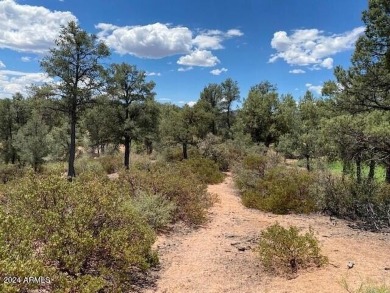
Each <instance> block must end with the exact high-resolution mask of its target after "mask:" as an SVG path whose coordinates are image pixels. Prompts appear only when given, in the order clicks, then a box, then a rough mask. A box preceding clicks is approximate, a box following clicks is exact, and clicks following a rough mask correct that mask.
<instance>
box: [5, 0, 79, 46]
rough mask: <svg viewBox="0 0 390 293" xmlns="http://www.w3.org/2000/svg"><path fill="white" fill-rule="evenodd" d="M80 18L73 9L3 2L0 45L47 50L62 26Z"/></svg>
mask: <svg viewBox="0 0 390 293" xmlns="http://www.w3.org/2000/svg"><path fill="white" fill-rule="evenodd" d="M69 21H77V19H76V17H75V16H74V15H73V14H72V13H71V12H67V11H66V12H61V11H50V10H49V9H47V8H45V7H42V6H31V5H21V4H18V3H16V2H15V1H13V0H3V1H0V27H1V30H0V48H7V49H11V50H15V51H19V52H33V53H43V52H45V51H46V50H48V48H50V47H51V46H53V44H54V40H55V39H56V38H57V36H58V32H59V30H60V28H61V25H66V24H67V23H68V22H69Z"/></svg>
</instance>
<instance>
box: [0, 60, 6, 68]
mask: <svg viewBox="0 0 390 293" xmlns="http://www.w3.org/2000/svg"><path fill="white" fill-rule="evenodd" d="M0 68H5V64H4V63H3V62H2V61H1V60H0Z"/></svg>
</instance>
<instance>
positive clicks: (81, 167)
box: [75, 156, 106, 175]
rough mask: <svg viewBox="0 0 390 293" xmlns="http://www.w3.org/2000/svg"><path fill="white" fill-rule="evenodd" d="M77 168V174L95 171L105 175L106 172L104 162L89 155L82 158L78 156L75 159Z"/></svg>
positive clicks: (94, 172)
mask: <svg viewBox="0 0 390 293" xmlns="http://www.w3.org/2000/svg"><path fill="white" fill-rule="evenodd" d="M75 169H76V172H77V174H85V173H93V174H98V175H103V174H105V173H106V172H105V169H104V168H103V166H102V163H101V162H99V160H97V159H93V158H91V157H89V156H82V157H81V158H78V159H77V160H76V161H75Z"/></svg>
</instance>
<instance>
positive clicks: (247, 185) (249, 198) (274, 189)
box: [235, 154, 319, 214]
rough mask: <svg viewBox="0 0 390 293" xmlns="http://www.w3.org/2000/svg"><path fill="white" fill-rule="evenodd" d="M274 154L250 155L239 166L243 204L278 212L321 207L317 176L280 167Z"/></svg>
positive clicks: (284, 212)
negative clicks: (316, 187)
mask: <svg viewBox="0 0 390 293" xmlns="http://www.w3.org/2000/svg"><path fill="white" fill-rule="evenodd" d="M271 155H272V157H271V158H270V157H269V156H270V155H267V156H261V155H253V154H252V155H248V156H246V157H245V158H244V159H243V162H242V165H241V166H239V167H237V168H236V170H235V173H236V178H235V181H236V184H237V186H238V188H239V189H240V190H241V197H242V202H243V204H244V205H245V206H246V207H250V208H256V209H260V210H264V211H269V212H273V213H276V214H287V213H291V212H295V213H311V212H314V211H316V210H318V209H319V194H318V193H317V190H315V188H314V187H315V176H314V175H313V174H311V173H308V172H306V171H305V170H300V169H294V168H286V167H282V166H280V165H279V166H278V165H277V163H278V158H277V157H276V158H274V156H275V155H273V154H271Z"/></svg>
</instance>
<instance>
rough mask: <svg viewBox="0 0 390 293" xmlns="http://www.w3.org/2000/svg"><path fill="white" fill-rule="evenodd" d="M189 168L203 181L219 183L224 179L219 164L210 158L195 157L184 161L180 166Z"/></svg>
mask: <svg viewBox="0 0 390 293" xmlns="http://www.w3.org/2000/svg"><path fill="white" fill-rule="evenodd" d="M181 167H182V168H184V169H186V168H189V169H190V170H191V172H193V173H194V174H195V175H196V176H197V177H198V178H199V180H200V181H201V182H202V183H205V184H217V183H221V182H222V181H223V179H224V175H223V173H221V172H220V171H219V168H218V165H217V164H216V163H214V162H213V161H211V160H209V159H205V158H202V157H195V158H191V159H188V160H184V161H182V164H181V166H179V168H181Z"/></svg>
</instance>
